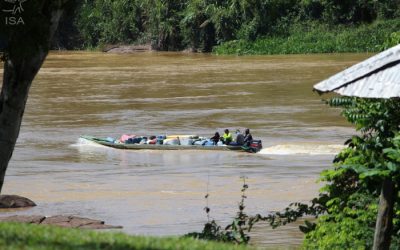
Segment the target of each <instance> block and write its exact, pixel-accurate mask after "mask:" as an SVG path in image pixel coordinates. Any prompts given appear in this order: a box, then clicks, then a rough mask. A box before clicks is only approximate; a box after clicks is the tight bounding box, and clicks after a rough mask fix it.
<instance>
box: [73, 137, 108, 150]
mask: <svg viewBox="0 0 400 250" xmlns="http://www.w3.org/2000/svg"><path fill="white" fill-rule="evenodd" d="M82 146H83V147H85V146H91V147H99V148H106V146H103V145H101V144H98V143H96V142H93V141H90V140H87V139H85V138H81V137H80V138H78V140H77V141H76V143H74V144H72V145H71V147H82Z"/></svg>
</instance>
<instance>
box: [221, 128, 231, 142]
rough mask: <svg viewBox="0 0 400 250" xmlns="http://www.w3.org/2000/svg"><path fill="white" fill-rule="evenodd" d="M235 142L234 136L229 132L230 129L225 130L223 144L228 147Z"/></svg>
mask: <svg viewBox="0 0 400 250" xmlns="http://www.w3.org/2000/svg"><path fill="white" fill-rule="evenodd" d="M232 141H233V137H232V134H231V133H230V132H229V129H225V133H224V135H223V136H222V142H223V143H224V144H226V145H229V144H230V143H231V142H232Z"/></svg>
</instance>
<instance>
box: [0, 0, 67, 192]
mask: <svg viewBox="0 0 400 250" xmlns="http://www.w3.org/2000/svg"><path fill="white" fill-rule="evenodd" d="M32 3H34V2H32ZM65 3H66V1H61V0H59V1H54V0H50V1H42V2H41V5H39V4H38V2H36V3H35V4H36V5H32V6H35V7H37V8H35V9H32V8H33V7H32V8H31V9H28V7H27V8H26V10H27V11H26V12H28V10H29V11H30V12H32V13H33V14H32V20H29V21H31V22H28V20H26V23H27V24H26V26H27V27H26V28H25V30H24V29H23V28H22V29H18V27H15V30H12V29H13V28H14V27H10V28H9V30H10V32H9V37H8V41H9V44H10V46H9V47H8V48H6V51H5V58H6V60H5V63H4V75H3V86H2V89H1V93H0V193H1V190H2V187H3V184H4V177H5V174H6V170H7V167H8V163H9V161H10V159H11V156H12V153H13V151H14V147H15V143H16V140H17V138H18V135H19V130H20V126H21V122H22V117H23V114H24V110H25V105H26V101H27V99H28V93H29V89H30V86H31V84H32V81H33V79H34V77H35V76H36V74H37V73H38V71H39V69H40V67H41V66H42V64H43V61H44V60H45V58H46V56H47V54H48V51H49V46H50V42H51V40H52V37H53V35H54V33H55V31H56V30H57V26H58V22H59V19H60V17H61V14H62V10H63V7H62V6H64V4H65ZM38 14H40V16H41V18H42V19H41V20H42V21H45V23H42V22H37V21H36V22H35V20H33V19H34V18H35V16H34V15H38ZM46 22H47V23H46ZM43 27H45V29H43ZM21 30H23V31H24V32H21ZM38 30H41V31H43V32H41V34H40V39H39V40H28V39H32V37H33V38H36V37H38V34H37V32H38ZM24 37H25V39H24ZM27 40H28V41H34V42H27Z"/></svg>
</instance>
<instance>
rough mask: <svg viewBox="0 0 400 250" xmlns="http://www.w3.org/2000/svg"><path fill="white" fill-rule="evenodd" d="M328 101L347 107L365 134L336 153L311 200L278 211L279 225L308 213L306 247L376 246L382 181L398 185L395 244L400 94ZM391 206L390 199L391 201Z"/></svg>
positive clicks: (395, 238)
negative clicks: (311, 219) (307, 202)
mask: <svg viewBox="0 0 400 250" xmlns="http://www.w3.org/2000/svg"><path fill="white" fill-rule="evenodd" d="M329 104H330V105H331V106H334V107H341V108H342V109H343V112H342V115H343V116H344V117H346V118H347V120H348V121H349V122H351V123H353V124H354V125H355V126H356V128H357V129H358V130H359V131H360V133H361V134H360V135H357V136H353V137H352V138H351V139H349V140H348V141H347V142H346V143H347V144H348V147H347V148H346V149H344V150H343V151H342V152H341V153H340V154H338V155H337V156H336V157H335V160H334V163H335V167H334V168H333V169H330V170H326V171H324V172H323V173H322V174H321V176H322V181H325V182H326V185H325V186H324V187H323V188H322V189H321V191H320V195H319V197H317V198H315V199H314V200H312V203H311V205H306V204H293V205H292V206H291V207H289V208H287V209H286V210H285V212H283V213H279V214H276V215H275V217H276V220H275V222H274V225H275V226H276V225H280V224H285V223H287V222H291V221H294V220H296V219H297V218H299V217H301V216H304V215H313V216H316V217H317V218H318V219H317V220H316V223H311V222H307V223H306V224H305V225H304V226H301V228H300V229H301V230H302V231H303V232H304V233H305V241H304V248H305V249H371V248H372V244H373V235H374V230H375V222H376V218H377V210H378V197H379V194H380V191H381V188H382V183H384V182H386V181H389V182H390V183H392V185H393V189H394V192H393V194H394V195H393V199H394V206H393V207H392V209H393V212H394V214H395V216H394V217H393V219H392V220H389V221H391V222H392V223H393V228H392V230H391V238H392V239H391V240H392V248H393V249H396V248H395V247H396V246H399V244H400V220H399V219H398V217H397V216H398V215H399V214H400V204H399V201H400V196H399V192H398V191H399V183H400V134H399V132H400V131H399V126H398V124H400V102H399V100H398V99H388V100H382V99H361V98H349V97H341V98H333V99H331V100H330V101H329ZM388 206H389V205H388Z"/></svg>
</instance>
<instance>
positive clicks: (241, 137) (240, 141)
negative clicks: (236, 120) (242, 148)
mask: <svg viewBox="0 0 400 250" xmlns="http://www.w3.org/2000/svg"><path fill="white" fill-rule="evenodd" d="M243 144H244V135H243V134H242V133H240V130H239V129H237V130H236V145H243Z"/></svg>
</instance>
